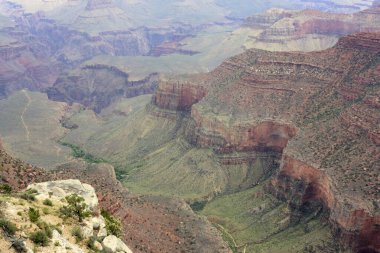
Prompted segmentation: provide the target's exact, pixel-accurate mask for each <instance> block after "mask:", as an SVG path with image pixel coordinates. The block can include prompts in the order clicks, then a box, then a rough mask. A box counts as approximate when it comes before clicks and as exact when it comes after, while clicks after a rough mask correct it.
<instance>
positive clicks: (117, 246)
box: [102, 235, 132, 253]
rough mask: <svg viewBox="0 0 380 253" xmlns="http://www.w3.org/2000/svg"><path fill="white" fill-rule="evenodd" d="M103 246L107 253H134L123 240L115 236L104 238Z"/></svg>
mask: <svg viewBox="0 0 380 253" xmlns="http://www.w3.org/2000/svg"><path fill="white" fill-rule="evenodd" d="M102 245H103V249H104V250H105V252H107V253H116V252H118V253H132V250H130V249H129V248H128V246H127V245H125V243H124V242H123V241H122V240H120V239H119V238H117V237H116V236H114V235H109V236H107V237H106V238H104V240H103V242H102Z"/></svg>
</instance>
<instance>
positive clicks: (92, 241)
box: [87, 236, 98, 251]
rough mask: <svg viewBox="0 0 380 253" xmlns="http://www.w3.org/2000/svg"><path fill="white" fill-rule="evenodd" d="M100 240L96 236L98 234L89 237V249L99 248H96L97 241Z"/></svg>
mask: <svg viewBox="0 0 380 253" xmlns="http://www.w3.org/2000/svg"><path fill="white" fill-rule="evenodd" d="M97 240H98V238H97V237H96V236H91V237H90V238H89V239H88V241H87V247H88V248H89V249H92V250H94V251H95V250H97V249H96V248H95V242H96V241H97Z"/></svg>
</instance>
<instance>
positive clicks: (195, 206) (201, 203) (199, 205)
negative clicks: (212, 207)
mask: <svg viewBox="0 0 380 253" xmlns="http://www.w3.org/2000/svg"><path fill="white" fill-rule="evenodd" d="M206 204H207V201H195V202H194V203H192V204H190V207H191V209H193V211H194V212H200V211H202V210H203V208H204V207H205V206H206Z"/></svg>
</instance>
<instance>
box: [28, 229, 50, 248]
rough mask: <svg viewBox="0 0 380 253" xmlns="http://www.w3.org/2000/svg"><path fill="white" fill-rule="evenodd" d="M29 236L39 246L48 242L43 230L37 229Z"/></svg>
mask: <svg viewBox="0 0 380 253" xmlns="http://www.w3.org/2000/svg"><path fill="white" fill-rule="evenodd" d="M29 238H30V240H32V241H33V242H34V243H35V244H37V245H40V246H47V245H48V243H49V237H48V236H47V234H46V233H45V231H43V230H39V231H36V232H33V233H31V234H30V236H29Z"/></svg>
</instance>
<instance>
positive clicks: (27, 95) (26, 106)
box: [20, 90, 32, 141]
mask: <svg viewBox="0 0 380 253" xmlns="http://www.w3.org/2000/svg"><path fill="white" fill-rule="evenodd" d="M22 92H23V93H24V95H25V97H26V99H27V100H28V103H27V104H26V105H25V108H24V110H23V111H22V113H21V116H20V118H21V123H22V125H23V126H24V128H25V134H26V140H27V141H29V140H30V132H29V128H28V126H27V125H26V123H25V120H24V115H25V112H26V111H27V110H28V108H29V106H30V103H31V102H32V99H31V98H30V96H29V94H28V93H27V92H26V90H22Z"/></svg>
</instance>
